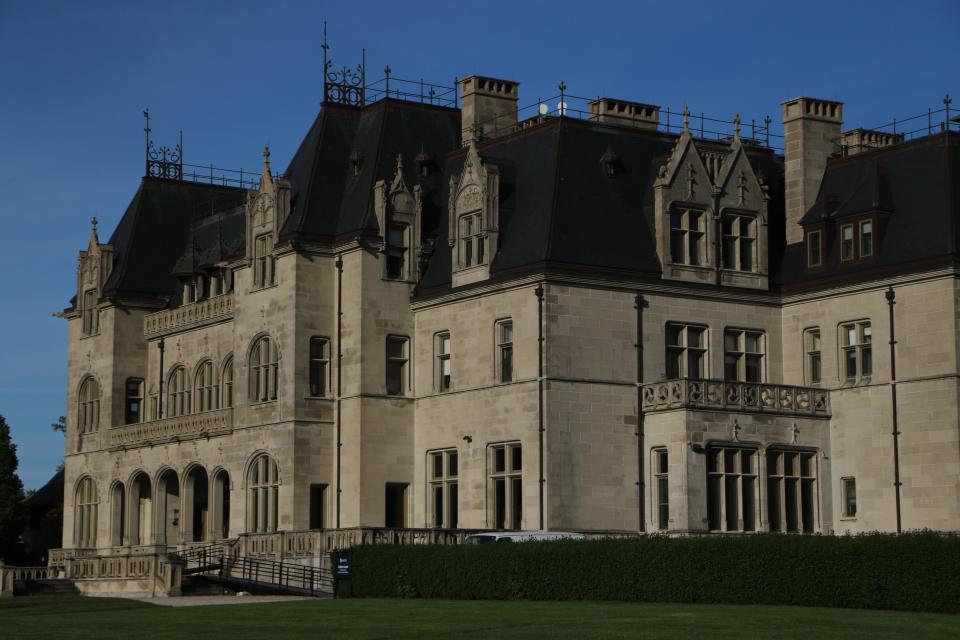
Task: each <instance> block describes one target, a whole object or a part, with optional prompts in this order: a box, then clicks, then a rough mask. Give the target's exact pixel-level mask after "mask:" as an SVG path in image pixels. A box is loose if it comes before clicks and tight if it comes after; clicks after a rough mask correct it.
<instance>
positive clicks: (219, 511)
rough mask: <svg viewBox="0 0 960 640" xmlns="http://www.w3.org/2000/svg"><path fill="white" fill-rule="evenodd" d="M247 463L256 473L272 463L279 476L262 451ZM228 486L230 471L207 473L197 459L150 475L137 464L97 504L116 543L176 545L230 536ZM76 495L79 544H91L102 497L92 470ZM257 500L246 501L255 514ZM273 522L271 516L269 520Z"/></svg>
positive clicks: (222, 470) (92, 545)
mask: <svg viewBox="0 0 960 640" xmlns="http://www.w3.org/2000/svg"><path fill="white" fill-rule="evenodd" d="M250 468H251V473H255V474H256V475H257V476H259V473H260V470H262V469H270V470H272V474H273V475H272V477H273V478H276V477H277V471H276V468H277V467H276V463H275V462H274V461H273V459H272V458H270V457H269V456H267V455H266V454H261V455H260V456H258V457H257V458H256V459H255V460H254V462H253V463H251V467H250ZM253 470H256V471H253ZM230 489H231V486H230V476H229V474H228V473H227V471H226V470H224V469H216V470H214V471H213V472H212V473H208V472H207V470H206V469H205V468H204V467H203V466H201V465H199V464H197V465H192V466H190V467H188V468H187V469H185V470H183V472H182V473H178V472H177V471H176V470H174V469H170V468H165V469H162V470H160V471H159V472H158V473H157V474H156V475H155V476H154V477H153V478H152V479H151V477H150V476H149V475H148V474H147V472H145V471H142V470H141V471H137V472H135V473H134V474H133V475H132V476H131V477H130V479H129V480H128V481H127V482H126V483H124V482H122V481H119V480H117V481H114V482H113V483H112V484H111V485H110V486H109V488H108V491H107V494H106V498H107V500H109V504H107V505H105V508H104V509H103V510H101V513H104V512H106V513H108V514H109V518H110V522H109V528H108V529H107V530H108V531H109V544H110V545H111V546H115V547H118V546H138V545H164V546H168V547H174V546H177V545H180V544H184V543H190V542H204V541H213V540H222V539H225V538H229V537H230ZM76 496H77V498H76V501H75V508H74V527H75V530H76V533H75V539H76V541H77V547H80V548H95V547H97V546H98V540H97V529H98V527H97V523H98V521H97V517H98V509H97V507H98V504H99V502H100V500H99V496H100V493H99V490H98V487H97V484H96V482H95V480H94V479H93V478H91V477H90V476H85V477H84V478H82V479H81V480H80V481H79V482H78V483H77V486H76ZM259 503H260V501H259V500H254V504H253V505H252V506H251V507H249V509H252V512H253V513H254V514H255V515H254V517H256V518H257V519H258V520H260V519H261V518H263V517H264V516H261V515H260V514H258V513H256V512H258V511H259V510H261V509H262V507H260V508H258V504H259ZM273 505H275V497H274V502H273ZM273 508H274V509H275V506H273ZM275 522H276V519H275V518H273V519H272V522H271V524H273V523H275ZM274 527H275V524H274ZM101 544H102V541H101Z"/></svg>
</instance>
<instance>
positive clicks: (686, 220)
mask: <svg viewBox="0 0 960 640" xmlns="http://www.w3.org/2000/svg"><path fill="white" fill-rule="evenodd" d="M704 217H705V216H704V213H703V212H702V211H696V210H692V209H686V210H681V211H673V212H672V213H671V214H670V261H671V262H672V263H674V264H689V265H702V264H705V263H706V258H707V255H706V253H707V251H706V235H705V233H704Z"/></svg>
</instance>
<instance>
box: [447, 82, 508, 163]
mask: <svg viewBox="0 0 960 640" xmlns="http://www.w3.org/2000/svg"><path fill="white" fill-rule="evenodd" d="M519 88H520V85H519V84H518V83H516V82H512V81H510V80H497V79H496V78H485V77H483V76H470V77H468V78H464V79H463V80H461V81H460V100H461V103H460V104H461V107H460V123H461V124H460V127H461V129H462V139H463V144H464V146H466V145H467V144H469V143H470V142H471V141H478V140H487V139H489V138H496V137H498V136H502V135H506V134H508V133H510V132H512V131H513V130H514V129H516V126H517V98H518V95H519Z"/></svg>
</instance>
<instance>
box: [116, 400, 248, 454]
mask: <svg viewBox="0 0 960 640" xmlns="http://www.w3.org/2000/svg"><path fill="white" fill-rule="evenodd" d="M231 431H233V409H217V410H216V411H205V412H203V413H195V414H192V415H188V416H177V417H175V418H163V419H162V420H152V421H150V422H138V423H136V424H127V425H123V426H122V427H113V428H112V429H110V444H111V446H131V445H142V444H147V443H156V442H164V441H169V440H176V439H181V440H182V439H189V438H199V437H202V436H210V435H215V434H222V433H230V432H231Z"/></svg>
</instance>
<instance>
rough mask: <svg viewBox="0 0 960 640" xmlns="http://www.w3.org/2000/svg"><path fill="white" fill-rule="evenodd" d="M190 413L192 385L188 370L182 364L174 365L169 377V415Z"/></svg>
mask: <svg viewBox="0 0 960 640" xmlns="http://www.w3.org/2000/svg"><path fill="white" fill-rule="evenodd" d="M188 413H190V385H189V383H188V382H187V370H186V368H184V367H183V366H182V365H181V366H178V367H174V368H173V371H171V372H170V376H169V377H168V378H167V416H168V417H170V418H175V417H177V416H185V415H187V414H188Z"/></svg>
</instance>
